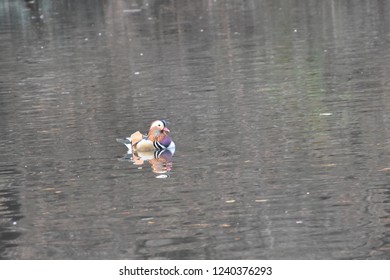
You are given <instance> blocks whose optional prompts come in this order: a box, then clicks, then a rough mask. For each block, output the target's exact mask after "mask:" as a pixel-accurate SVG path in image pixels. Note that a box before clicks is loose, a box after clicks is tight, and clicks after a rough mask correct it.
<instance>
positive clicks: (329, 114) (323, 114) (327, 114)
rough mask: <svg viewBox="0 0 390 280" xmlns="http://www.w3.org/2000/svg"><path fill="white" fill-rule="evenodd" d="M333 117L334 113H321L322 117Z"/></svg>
mask: <svg viewBox="0 0 390 280" xmlns="http://www.w3.org/2000/svg"><path fill="white" fill-rule="evenodd" d="M331 115H333V114H332V113H320V116H331Z"/></svg>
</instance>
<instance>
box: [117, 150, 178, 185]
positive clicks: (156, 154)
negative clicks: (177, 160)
mask: <svg viewBox="0 0 390 280" xmlns="http://www.w3.org/2000/svg"><path fill="white" fill-rule="evenodd" d="M174 153H175V149H165V150H159V151H148V152H134V151H131V150H129V151H128V152H127V153H126V154H125V155H124V156H123V158H122V159H121V160H123V161H129V162H132V163H133V164H135V165H138V166H142V165H144V164H145V162H148V163H149V164H150V167H151V169H152V172H153V173H155V174H156V178H168V177H169V176H170V171H171V170H172V157H173V155H174Z"/></svg>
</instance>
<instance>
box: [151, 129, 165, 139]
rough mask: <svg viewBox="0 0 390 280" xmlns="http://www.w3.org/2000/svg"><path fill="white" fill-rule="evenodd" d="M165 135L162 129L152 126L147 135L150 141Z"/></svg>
mask: <svg viewBox="0 0 390 280" xmlns="http://www.w3.org/2000/svg"><path fill="white" fill-rule="evenodd" d="M164 135H165V134H164V133H162V132H161V130H160V129H157V128H152V129H150V130H149V131H148V135H147V137H148V140H150V141H160V140H159V139H163V138H164Z"/></svg>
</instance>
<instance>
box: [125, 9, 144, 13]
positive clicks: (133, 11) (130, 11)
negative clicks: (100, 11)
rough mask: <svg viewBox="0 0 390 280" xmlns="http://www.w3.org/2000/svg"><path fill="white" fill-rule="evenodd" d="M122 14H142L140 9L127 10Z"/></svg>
mask: <svg viewBox="0 0 390 280" xmlns="http://www.w3.org/2000/svg"><path fill="white" fill-rule="evenodd" d="M123 12H124V13H130V14H134V13H139V12H142V10H141V9H128V10H123Z"/></svg>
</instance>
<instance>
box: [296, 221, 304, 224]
mask: <svg viewBox="0 0 390 280" xmlns="http://www.w3.org/2000/svg"><path fill="white" fill-rule="evenodd" d="M295 223H296V224H303V221H296V222H295Z"/></svg>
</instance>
